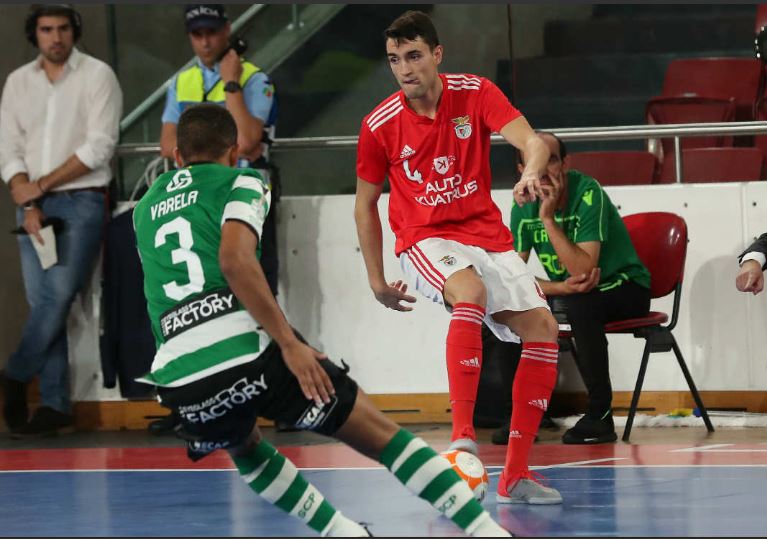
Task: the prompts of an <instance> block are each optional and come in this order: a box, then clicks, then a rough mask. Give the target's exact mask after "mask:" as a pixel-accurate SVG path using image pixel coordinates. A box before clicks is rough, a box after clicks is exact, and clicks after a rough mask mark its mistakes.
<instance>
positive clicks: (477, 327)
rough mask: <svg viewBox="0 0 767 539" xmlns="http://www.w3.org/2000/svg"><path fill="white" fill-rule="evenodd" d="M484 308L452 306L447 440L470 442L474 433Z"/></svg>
mask: <svg viewBox="0 0 767 539" xmlns="http://www.w3.org/2000/svg"><path fill="white" fill-rule="evenodd" d="M484 317H485V308H484V307H480V306H479V305H474V304H472V303H457V304H455V305H454V306H453V315H452V318H451V319H450V327H449V328H448V330H447V380H448V384H449V386H450V404H451V405H452V409H453V434H452V436H451V438H450V439H451V440H455V439H457V438H471V439H472V440H476V438H477V436H476V434H475V433H474V404H475V403H476V401H477V387H478V386H479V372H480V369H481V367H482V319H483V318H484Z"/></svg>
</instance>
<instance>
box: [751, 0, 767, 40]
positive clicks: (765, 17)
mask: <svg viewBox="0 0 767 539" xmlns="http://www.w3.org/2000/svg"><path fill="white" fill-rule="evenodd" d="M762 26H767V4H757V5H756V19H755V20H754V32H756V33H758V32H759V30H761V29H762Z"/></svg>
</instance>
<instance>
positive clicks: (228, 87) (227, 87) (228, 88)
mask: <svg viewBox="0 0 767 539" xmlns="http://www.w3.org/2000/svg"><path fill="white" fill-rule="evenodd" d="M224 91H225V92H231V93H233V92H240V91H242V86H240V83H239V82H237V81H236V80H230V81H229V82H227V83H226V84H224Z"/></svg>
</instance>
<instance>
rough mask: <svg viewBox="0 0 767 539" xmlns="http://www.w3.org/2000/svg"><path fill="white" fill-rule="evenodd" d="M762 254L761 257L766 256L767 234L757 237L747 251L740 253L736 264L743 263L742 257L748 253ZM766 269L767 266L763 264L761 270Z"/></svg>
mask: <svg viewBox="0 0 767 539" xmlns="http://www.w3.org/2000/svg"><path fill="white" fill-rule="evenodd" d="M754 252H756V253H762V254H763V255H765V256H767V232H765V233H764V234H762V235H761V236H759V238H758V239H757V240H756V241H755V242H754V243H752V244H751V245H750V246H749V247H748V249H746V250H745V251H743V252H742V253H740V255H739V256H738V263H741V264H742V263H743V257H744V256H745V255H746V254H748V253H754ZM765 269H767V264H764V265H763V266H762V270H765Z"/></svg>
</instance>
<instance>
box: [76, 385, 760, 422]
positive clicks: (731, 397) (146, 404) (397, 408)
mask: <svg viewBox="0 0 767 539" xmlns="http://www.w3.org/2000/svg"><path fill="white" fill-rule="evenodd" d="M701 396H702V398H703V402H704V403H705V404H706V406H707V407H709V408H712V409H731V410H744V411H747V412H759V413H765V412H767V392H766V391H703V392H702V393H701ZM370 398H371V400H372V401H373V403H374V404H375V405H376V406H377V407H378V408H379V409H381V410H382V411H383V412H384V413H386V415H387V416H389V417H391V418H392V419H393V420H394V421H396V422H397V423H402V424H412V423H449V422H450V400H449V398H448V395H447V394H446V393H420V394H390V395H370ZM630 403H631V392H629V391H617V392H615V393H614V396H613V407H614V409H615V412H616V414H617V415H625V414H626V412H627V410H628V407H629V404H630ZM585 406H586V395H585V394H584V393H555V394H554V396H553V397H552V400H551V406H550V408H549V409H550V410H551V412H552V415H554V416H555V417H556V416H564V415H573V414H577V413H579V412H581V411H582V410H583V409H584V408H585ZM694 407H695V403H694V402H693V399H692V396H691V395H690V393H689V392H686V391H645V392H643V393H642V396H641V398H640V400H639V409H640V412H641V413H645V414H651V415H656V414H665V413H668V412H670V411H671V410H673V409H674V408H694ZM74 413H75V418H76V423H77V427H78V428H80V429H83V430H119V429H128V430H130V429H143V428H146V426H147V424H148V423H149V421H151V419H147V418H146V417H145V416H164V415H167V413H168V410H167V409H166V408H163V407H162V406H160V405H159V404H158V403H157V402H156V401H101V402H77V403H75V409H74ZM271 424H272V422H271V421H268V420H263V419H262V420H259V425H263V426H270V425H271Z"/></svg>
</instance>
